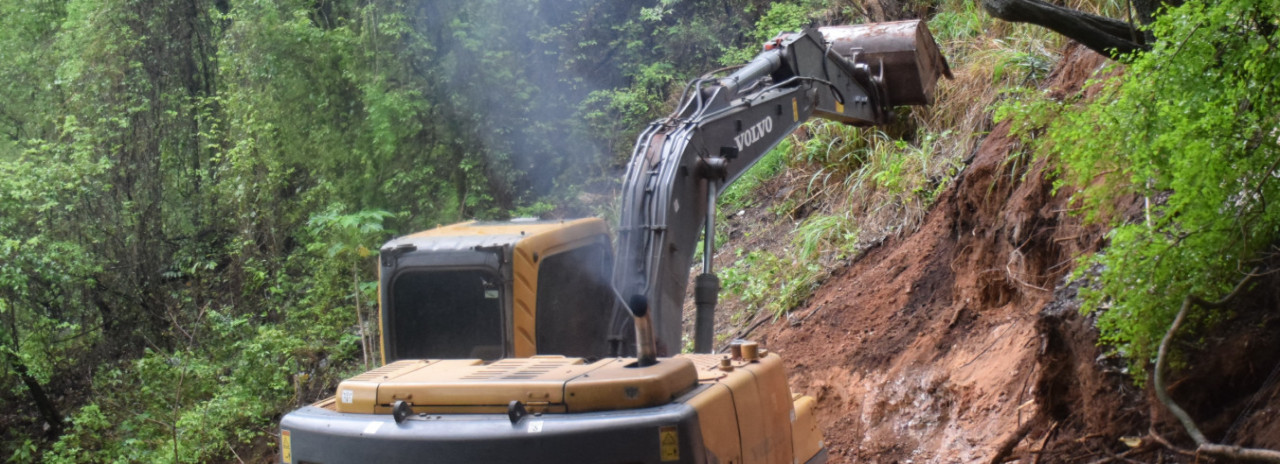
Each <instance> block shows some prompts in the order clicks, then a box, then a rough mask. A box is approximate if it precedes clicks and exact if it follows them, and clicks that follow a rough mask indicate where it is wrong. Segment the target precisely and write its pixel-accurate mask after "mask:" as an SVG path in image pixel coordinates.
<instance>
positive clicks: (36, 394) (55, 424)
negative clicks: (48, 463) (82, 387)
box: [4, 349, 62, 438]
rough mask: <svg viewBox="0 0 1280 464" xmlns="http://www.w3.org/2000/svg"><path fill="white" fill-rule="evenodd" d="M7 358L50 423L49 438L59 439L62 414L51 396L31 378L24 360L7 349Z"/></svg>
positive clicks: (38, 408) (42, 414)
mask: <svg viewBox="0 0 1280 464" xmlns="http://www.w3.org/2000/svg"><path fill="white" fill-rule="evenodd" d="M4 352H5V355H6V356H5V357H6V358H8V359H7V361H8V362H9V365H10V366H13V372H14V373H15V374H18V378H20V379H22V383H23V385H25V386H26V387H27V392H28V393H31V400H32V401H35V403H36V409H37V410H39V411H40V417H42V418H44V421H45V422H48V423H49V431H48V433H47V435H48V437H49V438H57V437H59V436H61V435H62V414H61V413H59V412H58V407H57V405H54V404H53V401H52V400H50V399H49V395H48V394H47V393H45V391H44V387H43V386H41V385H40V381H38V380H36V378H35V377H32V376H31V373H30V372H28V371H27V365H26V364H23V363H22V359H20V358H18V356H17V355H16V354H14V353H13V351H12V350H8V349H5V350H4Z"/></svg>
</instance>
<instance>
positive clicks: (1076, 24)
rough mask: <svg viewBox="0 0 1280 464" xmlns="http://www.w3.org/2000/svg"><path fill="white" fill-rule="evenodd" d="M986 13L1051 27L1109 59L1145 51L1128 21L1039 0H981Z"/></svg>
mask: <svg viewBox="0 0 1280 464" xmlns="http://www.w3.org/2000/svg"><path fill="white" fill-rule="evenodd" d="M982 8H983V9H985V10H987V14H990V15H991V16H994V17H996V18H999V19H1003V20H1005V21H1010V22H1019V23H1030V24H1035V25H1037V26H1042V27H1046V28H1049V29H1051V30H1053V31H1054V32H1057V33H1059V34H1062V35H1063V36H1066V37H1067V38H1069V39H1072V40H1075V41H1076V42H1080V44H1081V45H1084V46H1086V47H1089V48H1090V49H1092V50H1093V51H1096V52H1098V53H1101V54H1102V55H1103V56H1106V57H1109V58H1112V59H1114V58H1116V57H1117V56H1119V55H1123V54H1126V53H1130V52H1134V51H1138V50H1146V49H1147V48H1148V46H1147V45H1146V43H1147V41H1146V38H1145V37H1144V36H1143V34H1142V32H1141V31H1138V30H1137V29H1136V28H1135V27H1132V26H1131V25H1130V23H1127V22H1124V21H1120V20H1118V19H1112V18H1107V17H1104V16H1098V15H1093V14H1089V13H1085V12H1081V11H1076V10H1072V9H1070V8H1063V7H1060V6H1056V5H1053V4H1049V3H1045V2H1043V1H1040V0H982Z"/></svg>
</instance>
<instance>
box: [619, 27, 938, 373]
mask: <svg viewBox="0 0 1280 464" xmlns="http://www.w3.org/2000/svg"><path fill="white" fill-rule="evenodd" d="M950 74H951V71H950V69H949V68H948V67H947V64H946V60H945V59H944V58H943V57H942V55H941V53H939V51H938V48H937V45H936V44H935V43H934V41H933V37H932V36H931V35H930V34H929V30H928V28H927V27H925V25H924V23H923V22H921V21H901V22H895V23H879V24H870V25H856V26H834V27H824V28H817V29H807V30H805V31H803V32H799V33H792V34H782V35H780V36H778V37H777V38H775V39H773V40H772V41H770V42H769V43H767V44H766V45H765V50H764V51H763V52H762V53H760V55H758V56H757V57H756V58H755V59H753V60H752V61H751V62H750V63H747V64H746V65H744V66H742V67H741V68H739V69H737V70H736V72H734V73H733V74H730V75H729V76H726V77H720V78H715V77H709V76H707V77H703V78H700V79H696V80H694V81H693V82H691V83H690V84H689V86H688V89H687V90H686V92H685V96H684V98H682V100H681V102H680V105H679V107H678V108H677V110H676V112H675V113H674V114H672V115H671V116H670V117H667V118H664V119H661V120H658V121H655V122H654V123H653V124H651V125H650V126H649V127H648V129H646V130H645V131H644V132H643V133H642V134H641V135H640V138H639V141H638V142H637V143H636V147H635V151H634V152H633V153H632V155H631V162H630V164H629V165H628V166H627V177H626V181H625V183H624V185H623V197H622V209H621V211H622V217H621V223H620V224H619V227H618V231H617V233H618V246H617V256H616V260H615V261H614V263H615V264H614V265H615V267H614V287H615V288H617V289H618V291H619V292H620V293H622V294H623V295H628V296H630V295H641V296H642V297H643V298H642V299H641V301H647V302H648V303H649V306H650V307H651V308H652V310H650V311H645V312H644V314H633V315H634V316H636V317H637V320H639V322H637V328H639V329H643V327H644V326H646V325H652V326H653V327H654V329H653V330H654V332H655V334H654V336H655V337H656V343H654V344H653V347H651V348H649V347H646V346H645V345H646V342H645V341H644V339H645V338H648V337H649V335H648V334H644V333H640V334H638V335H637V337H638V339H639V343H640V347H639V348H638V351H639V353H638V355H639V356H640V357H641V358H642V359H644V358H647V357H651V356H662V355H668V354H673V353H676V352H679V351H680V348H681V346H682V343H681V328H682V327H681V325H682V324H681V321H682V320H681V313H682V308H683V303H684V297H685V287H686V285H687V282H688V279H689V272H690V265H692V264H693V256H694V254H695V251H696V250H695V247H696V244H697V243H698V234H699V233H700V232H703V231H704V230H705V231H707V233H706V235H705V236H706V237H714V236H715V234H714V211H715V200H716V197H717V195H718V194H719V192H720V191H721V190H723V188H724V187H725V186H727V185H728V184H730V183H732V182H733V181H734V180H736V179H737V178H738V177H739V176H741V175H742V173H743V172H745V171H746V170H747V169H748V168H750V167H751V166H752V165H753V164H755V162H756V161H758V160H759V159H760V158H762V157H763V156H764V155H765V154H766V153H768V152H769V150H770V149H772V148H773V147H774V146H775V145H777V144H778V143H779V142H781V141H782V140H783V139H784V138H786V137H787V135H789V134H791V132H792V131H794V130H795V129H796V128H797V127H799V125H800V124H802V123H803V122H804V121H806V120H808V119H809V118H810V117H820V118H825V119H830V120H834V121H839V122H843V123H846V124H853V125H878V124H884V123H886V122H888V121H889V120H890V118H891V117H892V113H891V108H892V107H894V106H900V105H923V104H929V103H931V102H932V93H933V87H934V83H935V82H936V81H937V79H938V78H939V77H941V76H944V75H945V76H948V77H950ZM706 251H707V253H704V255H703V256H704V260H706V261H705V262H704V274H703V275H702V276H699V278H698V280H697V282H696V287H695V290H694V292H695V299H696V300H698V301H697V304H698V306H699V316H698V326H699V327H698V329H697V337H696V340H695V341H696V343H695V349H694V351H695V352H700V353H705V352H710V351H711V346H710V345H711V343H710V334H711V330H710V329H711V328H710V324H711V320H712V318H711V317H710V316H709V314H710V313H711V311H712V310H711V309H708V308H713V307H714V300H715V294H716V292H717V291H718V287H719V285H718V281H717V280H716V279H715V278H714V276H713V275H712V274H710V273H709V269H705V268H709V264H710V262H709V259H707V258H709V257H710V256H711V255H712V253H710V251H711V249H710V247H708V249H707V250H706ZM708 300H709V301H708ZM645 318H652V319H653V321H652V322H646V321H643V319H645ZM647 351H652V353H646V352H647Z"/></svg>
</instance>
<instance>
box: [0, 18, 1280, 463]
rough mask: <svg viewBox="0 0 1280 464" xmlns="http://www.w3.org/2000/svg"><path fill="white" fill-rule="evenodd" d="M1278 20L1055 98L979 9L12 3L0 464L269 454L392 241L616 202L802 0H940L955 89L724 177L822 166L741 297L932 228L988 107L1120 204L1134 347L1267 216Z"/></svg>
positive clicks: (739, 284) (1120, 265) (1095, 195)
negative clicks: (697, 95) (640, 143)
mask: <svg viewBox="0 0 1280 464" xmlns="http://www.w3.org/2000/svg"><path fill="white" fill-rule="evenodd" d="M1079 7H1081V8H1084V9H1089V10H1092V11H1095V12H1098V13H1103V14H1111V15H1112V16H1116V15H1119V13H1120V12H1121V11H1122V10H1123V4H1121V3H1114V2H1113V3H1100V4H1089V3H1087V2H1085V3H1084V4H1082V5H1079ZM1275 11H1280V4H1277V3H1276V2H1275V0H1230V1H1227V2H1219V3H1218V4H1216V5H1214V6H1206V5H1199V4H1188V5H1185V6H1183V7H1181V8H1178V9H1174V10H1172V11H1170V12H1169V13H1168V14H1166V15H1163V16H1161V17H1160V19H1159V21H1158V22H1157V23H1156V25H1155V27H1154V29H1153V33H1154V36H1155V37H1156V38H1157V39H1158V40H1157V41H1156V43H1154V45H1153V46H1152V48H1151V51H1150V52H1147V53H1142V54H1138V55H1135V56H1132V57H1129V58H1128V59H1127V60H1126V61H1127V62H1129V63H1131V64H1130V65H1128V66H1127V68H1126V69H1124V70H1123V71H1121V72H1117V73H1116V74H1114V77H1112V78H1109V79H1107V80H1106V81H1104V82H1100V83H1098V84H1097V85H1098V86H1099V88H1100V89H1102V90H1101V91H1100V92H1099V95H1100V96H1099V97H1098V98H1097V99H1096V100H1095V101H1093V102H1085V103H1081V102H1075V101H1066V102H1062V101H1055V100H1051V99H1049V98H1047V97H1045V96H1043V95H1041V94H1039V93H1038V92H1037V90H1036V89H1037V85H1038V84H1039V82H1040V81H1041V80H1042V79H1043V78H1044V77H1045V75H1046V73H1047V71H1048V69H1049V66H1050V65H1051V63H1052V62H1053V61H1054V59H1056V56H1055V53H1056V52H1055V50H1058V49H1059V48H1060V46H1061V44H1062V40H1061V39H1060V38H1057V37H1056V36H1053V35H1052V34H1051V33H1048V32H1045V31H1043V30H1040V29H1037V28H1035V27H1031V26H1015V25H1010V24H1007V23H1002V22H1000V21H998V20H994V19H992V18H990V17H988V16H987V15H985V14H984V13H983V12H982V11H981V10H980V9H979V7H977V6H976V5H975V4H974V2H966V1H941V2H893V1H880V2H869V3H865V4H862V3H844V2H836V1H834V0H796V1H790V2H777V3H771V2H766V1H763V0H723V1H716V2H713V1H700V0H699V1H685V2H678V1H675V0H652V1H648V2H630V1H622V0H617V1H606V2H591V1H583V0H571V1H560V0H527V1H522V2H507V1H500V0H469V1H464V0H445V1H430V2H404V1H397V0H366V1H352V0H319V1H300V0H270V1H255V2H245V1H236V0H189V1H185V2H176V1H172V0H71V1H55V0H35V1H0V405H2V406H3V407H0V425H3V430H4V432H3V435H0V459H9V460H11V461H14V462H30V461H37V460H43V461H47V462H80V461H91V462H209V461H231V460H237V459H241V460H246V461H248V460H255V459H259V460H260V459H262V458H264V457H265V456H267V455H269V454H270V453H271V452H272V450H273V446H274V440H275V439H274V433H275V423H276V421H277V420H278V418H279V415H280V414H281V413H283V412H284V411H287V410H288V409H290V408H292V407H295V406H297V405H299V404H303V403H306V402H310V401H313V400H315V399H318V398H319V397H321V396H323V395H326V394H328V393H330V389H331V388H332V387H333V385H334V383H335V382H336V380H337V379H340V378H342V377H343V376H346V375H350V374H352V373H354V372H356V371H359V370H362V369H364V368H365V366H367V365H369V364H374V363H377V362H378V360H377V359H376V356H373V353H371V352H370V351H371V350H368V349H367V346H368V345H369V343H370V340H369V338H370V336H371V334H369V333H368V331H367V330H364V329H367V328H369V326H368V324H367V323H366V322H365V321H366V319H367V318H368V317H369V316H370V315H371V314H372V309H371V304H370V303H371V302H372V301H373V293H374V289H373V287H372V285H373V284H372V283H371V282H372V281H373V278H374V277H373V275H374V274H373V272H374V270H373V259H372V255H373V251H372V250H374V249H376V247H377V246H378V245H379V244H380V243H381V242H382V241H384V240H385V239H386V238H387V237H389V236H390V235H391V234H394V233H397V232H405V231H411V230H416V229H421V228H426V227H430V226H432V225H435V224H438V223H444V222H449V221H454V220H459V219H465V218H498V217H504V216H512V215H535V214H544V215H585V214H603V215H606V216H608V215H609V214H610V212H609V208H610V205H611V202H612V200H613V198H612V195H613V190H612V188H613V187H614V186H615V184H614V183H615V182H616V180H615V178H616V177H617V172H618V171H617V167H618V166H619V164H620V163H622V162H623V161H624V160H625V157H626V156H627V155H628V154H629V149H630V145H631V143H632V142H633V141H634V137H635V135H636V133H637V132H638V131H639V130H640V129H641V128H642V127H643V125H644V124H645V123H647V122H648V121H649V120H651V119H652V118H654V117H656V116H658V115H660V114H662V113H664V110H665V109H666V107H667V105H669V104H670V100H671V98H672V97H673V95H672V94H673V92H672V90H678V89H679V84H680V83H682V82H683V81H684V80H686V79H687V78H688V77H690V76H692V75H694V74H695V73H701V72H703V71H706V70H708V69H709V68H714V67H717V66H720V65H722V64H732V63H736V62H740V61H741V60H742V59H744V58H745V57H747V56H749V55H750V54H751V50H753V49H754V47H753V45H752V44H753V43H756V42H758V41H759V40H760V39H763V38H767V37H770V36H772V35H773V34H774V33H776V32H777V31H779V30H784V29H794V28H796V27H798V26H800V25H803V24H806V23H808V22H811V21H816V22H819V23H838V22H862V21H866V20H890V19H900V18H904V17H927V18H928V19H930V21H931V28H932V29H933V31H934V34H935V36H936V37H937V39H938V41H939V43H940V44H941V45H942V47H943V49H944V53H945V54H946V55H947V57H948V59H949V60H950V61H951V64H952V67H953V68H954V69H956V71H957V79H956V80H955V81H954V82H951V83H947V84H945V85H944V86H943V87H942V89H941V93H940V95H939V96H938V101H939V104H938V105H936V106H935V107H934V108H933V109H930V110H924V111H921V110H917V111H915V112H911V113H906V112H904V113H903V114H902V116H903V117H902V119H903V123H902V124H899V125H896V126H894V127H891V128H887V129H883V130H866V129H855V128H846V127H843V126H839V125H835V124H826V123H822V122H815V123H812V124H810V125H808V126H807V128H806V130H805V131H804V135H803V136H801V137H796V138H794V139H793V140H791V141H788V142H786V143H784V144H782V145H781V146H780V148H779V149H778V150H776V151H775V153H774V154H772V155H771V156H770V157H769V158H768V159H766V160H765V161H764V162H762V163H761V165H760V166H759V167H758V169H757V170H756V171H755V172H754V173H753V174H751V175H748V176H746V178H744V179H743V180H742V181H740V182H739V183H738V184H736V185H735V186H734V187H733V188H732V189H731V190H730V191H728V192H726V194H725V201H727V202H729V203H730V204H731V205H733V207H731V208H727V210H728V212H729V213H732V212H734V211H736V210H737V209H738V208H739V207H743V206H746V205H748V204H750V203H751V202H752V201H753V199H752V195H751V194H750V193H749V192H751V189H752V185H753V184H752V183H753V182H760V181H762V179H764V178H767V177H769V176H772V175H777V174H778V173H780V172H790V173H791V175H796V176H803V180H802V181H800V182H798V183H797V185H802V187H801V188H798V189H796V190H795V191H794V192H793V193H792V194H791V195H790V196H789V197H788V198H787V199H786V201H784V202H783V206H781V207H779V208H777V211H775V214H776V215H777V216H778V218H779V219H780V220H786V221H793V222H795V223H796V224H797V225H796V241H795V243H794V246H793V247H792V250H789V251H788V253H790V254H789V255H788V254H782V255H775V254H771V253H765V252H752V251H751V250H743V251H741V252H740V253H741V254H740V256H741V261H740V264H739V265H738V266H735V267H733V268H730V269H726V270H725V273H724V278H725V285H726V287H727V288H729V289H730V290H732V291H733V293H734V294H735V295H738V297H739V298H742V299H743V300H744V301H745V302H746V303H747V304H748V305H749V306H751V307H754V308H756V309H764V310H767V311H771V312H781V311H786V310H788V309H789V308H790V307H791V306H792V305H794V304H796V303H798V302H800V301H803V299H804V298H806V297H807V296H808V294H809V292H811V291H812V289H813V288H814V286H815V285H816V284H817V283H818V282H819V281H821V279H822V278H823V277H824V276H825V273H826V272H828V269H829V266H830V265H832V264H833V263H835V262H837V261H839V260H842V259H845V258H847V257H849V256H851V255H853V254H856V253H857V252H858V251H859V250H860V249H861V248H862V247H863V246H865V245H866V244H867V243H871V242H874V241H876V240H879V239H881V238H883V237H884V236H886V235H888V234H893V233H902V232H906V231H910V230H912V229H913V228H914V227H915V226H916V225H917V224H918V223H919V220H920V218H921V217H922V216H923V213H924V211H925V210H926V209H927V208H928V207H929V205H930V204H931V203H932V202H933V200H934V199H936V197H937V195H938V194H939V193H940V192H941V191H942V190H943V189H944V188H945V187H946V185H947V183H948V182H949V181H950V179H951V178H952V177H953V176H954V175H955V174H956V173H957V172H958V171H959V170H960V169H961V168H962V162H961V159H962V158H963V156H964V154H967V153H969V152H970V150H971V149H972V147H973V144H974V143H975V141H976V140H977V139H978V138H979V137H980V136H981V135H982V134H983V133H984V132H985V131H987V130H990V128H991V120H989V119H987V118H986V116H985V115H984V113H983V112H981V111H971V109H973V108H980V109H986V108H996V107H999V108H1000V109H1001V110H1000V114H1001V116H1002V117H1013V118H1017V120H1018V121H1020V124H1022V126H1025V127H1026V128H1027V129H1026V130H1025V131H1023V132H1022V133H1024V134H1029V138H1030V136H1031V135H1034V139H1035V140H1034V141H1031V140H1029V141H1031V142H1032V143H1035V144H1036V146H1037V147H1039V148H1040V149H1041V152H1042V153H1043V154H1044V155H1046V156H1051V157H1053V158H1054V159H1055V160H1057V161H1058V162H1060V163H1061V164H1062V166H1063V168H1062V170H1061V171H1060V176H1061V177H1060V181H1061V182H1063V183H1071V184H1077V185H1084V186H1090V188H1089V189H1087V190H1084V191H1083V194H1082V195H1081V211H1083V212H1084V213H1086V214H1089V213H1097V214H1096V216H1097V217H1099V218H1102V219H1111V220H1114V221H1115V224H1116V225H1117V226H1118V227H1117V229H1116V231H1115V232H1114V233H1113V235H1112V243H1113V246H1112V248H1111V249H1110V250H1109V251H1108V252H1106V253H1103V254H1100V255H1098V256H1096V257H1095V258H1093V261H1094V262H1095V263H1097V264H1099V265H1098V266H1094V267H1092V268H1091V269H1099V270H1100V271H1099V272H1100V274H1099V275H1098V279H1099V284H1098V286H1097V287H1096V290H1095V292H1094V293H1092V294H1091V296H1090V298H1091V299H1090V301H1091V303H1092V306H1090V307H1091V308H1094V309H1097V310H1099V311H1101V316H1100V318H1099V321H1100V322H1099V326H1100V328H1101V329H1102V331H1103V337H1104V340H1105V341H1106V342H1107V343H1110V344H1112V345H1113V346H1115V347H1116V348H1117V349H1118V350H1119V351H1120V352H1122V353H1125V354H1127V355H1128V356H1130V359H1132V360H1134V365H1135V366H1137V367H1139V368H1141V366H1143V365H1145V363H1146V362H1147V360H1148V359H1149V358H1150V356H1151V354H1152V349H1153V340H1158V339H1159V334H1161V333H1163V330H1164V328H1165V327H1167V325H1168V321H1169V319H1170V318H1171V317H1172V313H1173V311H1176V309H1175V308H1176V302H1177V301H1180V300H1181V298H1182V297H1183V296H1185V295H1186V294H1188V293H1197V294H1203V295H1205V296H1206V297H1207V298H1211V297H1215V296H1216V294H1218V293H1221V292H1222V291H1223V290H1224V289H1227V288H1230V287H1231V285H1232V284H1233V283H1234V282H1235V281H1236V280H1238V278H1239V275H1240V273H1241V272H1245V271H1248V270H1249V269H1252V268H1253V267H1254V264H1255V263H1256V262H1257V261H1258V260H1259V259H1260V258H1262V257H1263V256H1264V255H1266V254H1267V253H1272V252H1274V246H1275V245H1274V244H1275V243H1276V240H1277V238H1280V211H1277V209H1276V206H1274V204H1275V203H1276V201H1274V200H1275V199H1276V198H1277V195H1278V194H1280V191H1278V189H1280V184H1277V183H1276V182H1274V181H1269V179H1271V178H1272V177H1275V176H1276V175H1277V166H1276V160H1277V159H1280V153H1278V151H1280V149H1278V148H1277V134H1276V127H1277V124H1280V121H1277V115H1276V113H1275V111H1274V108H1275V107H1276V103H1277V101H1276V100H1277V96H1278V94H1277V92H1278V91H1277V89H1275V88H1274V82H1275V81H1276V80H1277V77H1280V76H1277V74H1280V56H1278V55H1280V51H1277V50H1276V44H1277V43H1278V42H1280V36H1278V35H1277V32H1276V31H1277V29H1278V28H1280V24H1278V23H1277V19H1276V17H1275V15H1274V12H1275ZM1099 121H1101V122H1099ZM1100 127H1101V128H1103V129H1104V130H1099V128H1100ZM1135 194H1136V195H1140V196H1143V197H1146V198H1149V204H1150V207H1149V208H1148V209H1147V211H1146V212H1145V214H1144V215H1143V216H1142V217H1141V218H1137V219H1135V218H1131V217H1124V216H1123V215H1116V214H1111V211H1110V210H1109V208H1111V205H1114V204H1115V203H1116V201H1117V198H1120V197H1122V196H1124V195H1135ZM1268 200H1272V201H1268ZM721 223H722V224H723V223H724V221H721ZM797 257H800V258H801V259H797ZM778 289H781V293H779V291H778ZM1152 289H1161V291H1152ZM1164 289H1168V290H1164ZM1222 317H1224V315H1223V314H1218V313H1210V312H1201V313H1199V314H1198V315H1197V320H1198V321H1199V322H1201V323H1202V324H1208V323H1211V322H1213V321H1214V320H1216V319H1221V318H1222Z"/></svg>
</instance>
